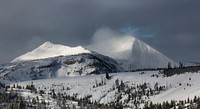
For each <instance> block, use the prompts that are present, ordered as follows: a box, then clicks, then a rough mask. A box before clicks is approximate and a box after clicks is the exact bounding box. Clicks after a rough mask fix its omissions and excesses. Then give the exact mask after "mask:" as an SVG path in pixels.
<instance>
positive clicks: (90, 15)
mask: <svg viewBox="0 0 200 109" xmlns="http://www.w3.org/2000/svg"><path fill="white" fill-rule="evenodd" d="M105 27H106V28H110V29H112V30H114V31H118V32H122V33H131V34H134V36H135V37H137V38H139V39H140V40H142V41H144V42H146V43H147V44H149V45H150V46H152V47H154V48H155V49H157V50H159V51H161V52H162V53H163V54H165V55H167V56H168V57H170V58H172V59H174V60H177V61H179V60H187V61H198V62H200V0H0V63H7V62H10V61H11V60H12V59H14V58H15V57H17V56H19V55H21V54H24V53H26V52H27V51H30V50H32V49H34V48H35V47H37V46H39V45H40V44H42V43H43V42H45V41H51V42H54V43H61V44H65V45H69V46H77V45H82V46H85V45H87V44H90V43H91V40H92V36H93V34H94V33H95V31H97V30H98V29H100V28H105Z"/></svg>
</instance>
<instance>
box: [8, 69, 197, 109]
mask: <svg viewBox="0 0 200 109" xmlns="http://www.w3.org/2000/svg"><path fill="white" fill-rule="evenodd" d="M152 75H157V76H152ZM110 76H111V77H112V79H110V80H107V79H106V78H105V74H100V75H88V76H81V77H60V78H52V79H40V80H30V81H24V82H18V83H12V84H10V86H13V84H15V85H16V84H18V85H20V86H23V87H26V86H27V85H30V84H31V83H32V82H33V84H34V85H35V86H36V87H37V89H40V90H44V92H45V93H46V94H44V95H43V96H40V99H45V100H46V101H48V100H49V101H51V104H52V106H55V101H53V99H47V98H48V96H49V95H48V93H50V90H52V89H54V90H55V93H56V94H58V93H61V94H66V95H70V96H73V95H77V98H84V97H86V96H89V95H91V98H90V100H91V101H96V102H99V103H105V104H106V103H109V102H112V101H115V100H116V98H117V97H118V95H119V93H118V91H117V89H113V87H115V84H116V80H117V79H118V80H119V83H120V82H121V81H123V83H124V85H125V86H126V87H135V88H136V89H135V90H137V85H141V84H144V83H146V84H147V87H148V88H152V89H153V88H154V87H155V84H158V86H165V89H164V90H163V91H161V92H160V93H158V94H155V95H153V96H150V97H149V98H148V97H146V96H144V97H142V99H143V100H144V101H145V102H149V101H152V102H154V103H162V102H163V101H170V100H175V101H178V100H186V99H188V98H191V99H192V98H194V96H200V84H199V82H200V80H199V78H200V72H198V73H193V74H192V73H185V74H180V75H174V76H171V77H163V75H162V74H160V73H159V72H158V71H145V72H124V73H112V74H110ZM102 81H103V85H101V86H98V87H96V86H95V85H96V84H97V83H102ZM21 95H22V96H24V97H28V96H29V97H32V96H35V95H32V94H31V93H30V92H28V91H26V90H23V91H22V92H21ZM38 95H39V94H38ZM121 96H122V98H121V99H120V101H122V102H124V103H125V100H126V99H127V98H128V96H127V94H125V93H122V95H121ZM126 104H127V105H133V101H130V102H128V103H126ZM142 106H143V105H142V104H141V105H140V107H142Z"/></svg>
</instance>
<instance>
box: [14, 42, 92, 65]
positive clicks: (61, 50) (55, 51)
mask: <svg viewBox="0 0 200 109" xmlns="http://www.w3.org/2000/svg"><path fill="white" fill-rule="evenodd" d="M82 53H91V52H90V51H88V50H86V49H85V48H83V47H81V46H77V47H69V46H65V45H61V44H54V43H51V42H49V41H47V42H45V43H43V44H42V45H41V46H39V47H38V48H36V49H34V50H33V51H31V52H28V53H26V54H24V55H21V56H19V57H17V58H16V59H14V60H13V61H12V62H19V61H26V60H35V59H45V58H50V57H56V56H68V55H76V54H82Z"/></svg>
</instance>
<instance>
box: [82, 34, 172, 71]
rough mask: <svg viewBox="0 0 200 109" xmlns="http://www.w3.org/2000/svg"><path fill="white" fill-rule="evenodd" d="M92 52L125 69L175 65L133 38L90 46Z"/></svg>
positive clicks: (126, 37)
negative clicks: (115, 61)
mask: <svg viewBox="0 0 200 109" xmlns="http://www.w3.org/2000/svg"><path fill="white" fill-rule="evenodd" d="M86 48H88V49H89V50H91V51H96V52H98V53H101V54H103V55H106V56H109V57H112V58H114V59H116V60H117V61H118V62H119V63H120V64H122V66H123V68H124V69H130V66H131V67H132V68H133V69H138V68H139V69H141V68H158V67H167V64H168V62H171V63H174V61H173V60H171V59H169V58H168V57H166V56H165V55H163V54H162V53H160V52H159V51H157V50H155V49H154V48H152V47H151V46H149V45H148V44H146V43H144V42H143V41H140V40H139V39H137V38H135V37H132V36H124V37H121V38H113V39H109V40H106V41H103V42H99V43H93V44H91V45H88V46H87V47H86Z"/></svg>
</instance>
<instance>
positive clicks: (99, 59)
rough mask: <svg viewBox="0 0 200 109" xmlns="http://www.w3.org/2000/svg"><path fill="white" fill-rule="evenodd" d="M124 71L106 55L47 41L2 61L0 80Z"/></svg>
mask: <svg viewBox="0 0 200 109" xmlns="http://www.w3.org/2000/svg"><path fill="white" fill-rule="evenodd" d="M121 71H123V69H122V68H121V66H120V65H119V64H118V63H117V62H116V61H115V60H114V59H112V58H109V57H107V56H103V55H101V54H98V53H95V52H90V51H88V50H86V49H84V48H83V47H80V46H79V47H74V48H70V47H68V46H63V45H58V44H53V43H50V42H46V43H44V44H43V45H41V46H39V47H38V48H36V49H35V50H33V51H31V52H28V53H26V54H24V55H22V56H20V57H18V58H16V59H15V60H13V61H12V62H11V63H9V64H4V65H1V66H0V80H1V81H4V80H5V81H26V80H37V79H47V78H55V77H66V76H84V75H91V74H103V73H107V72H108V73H114V72H121Z"/></svg>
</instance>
